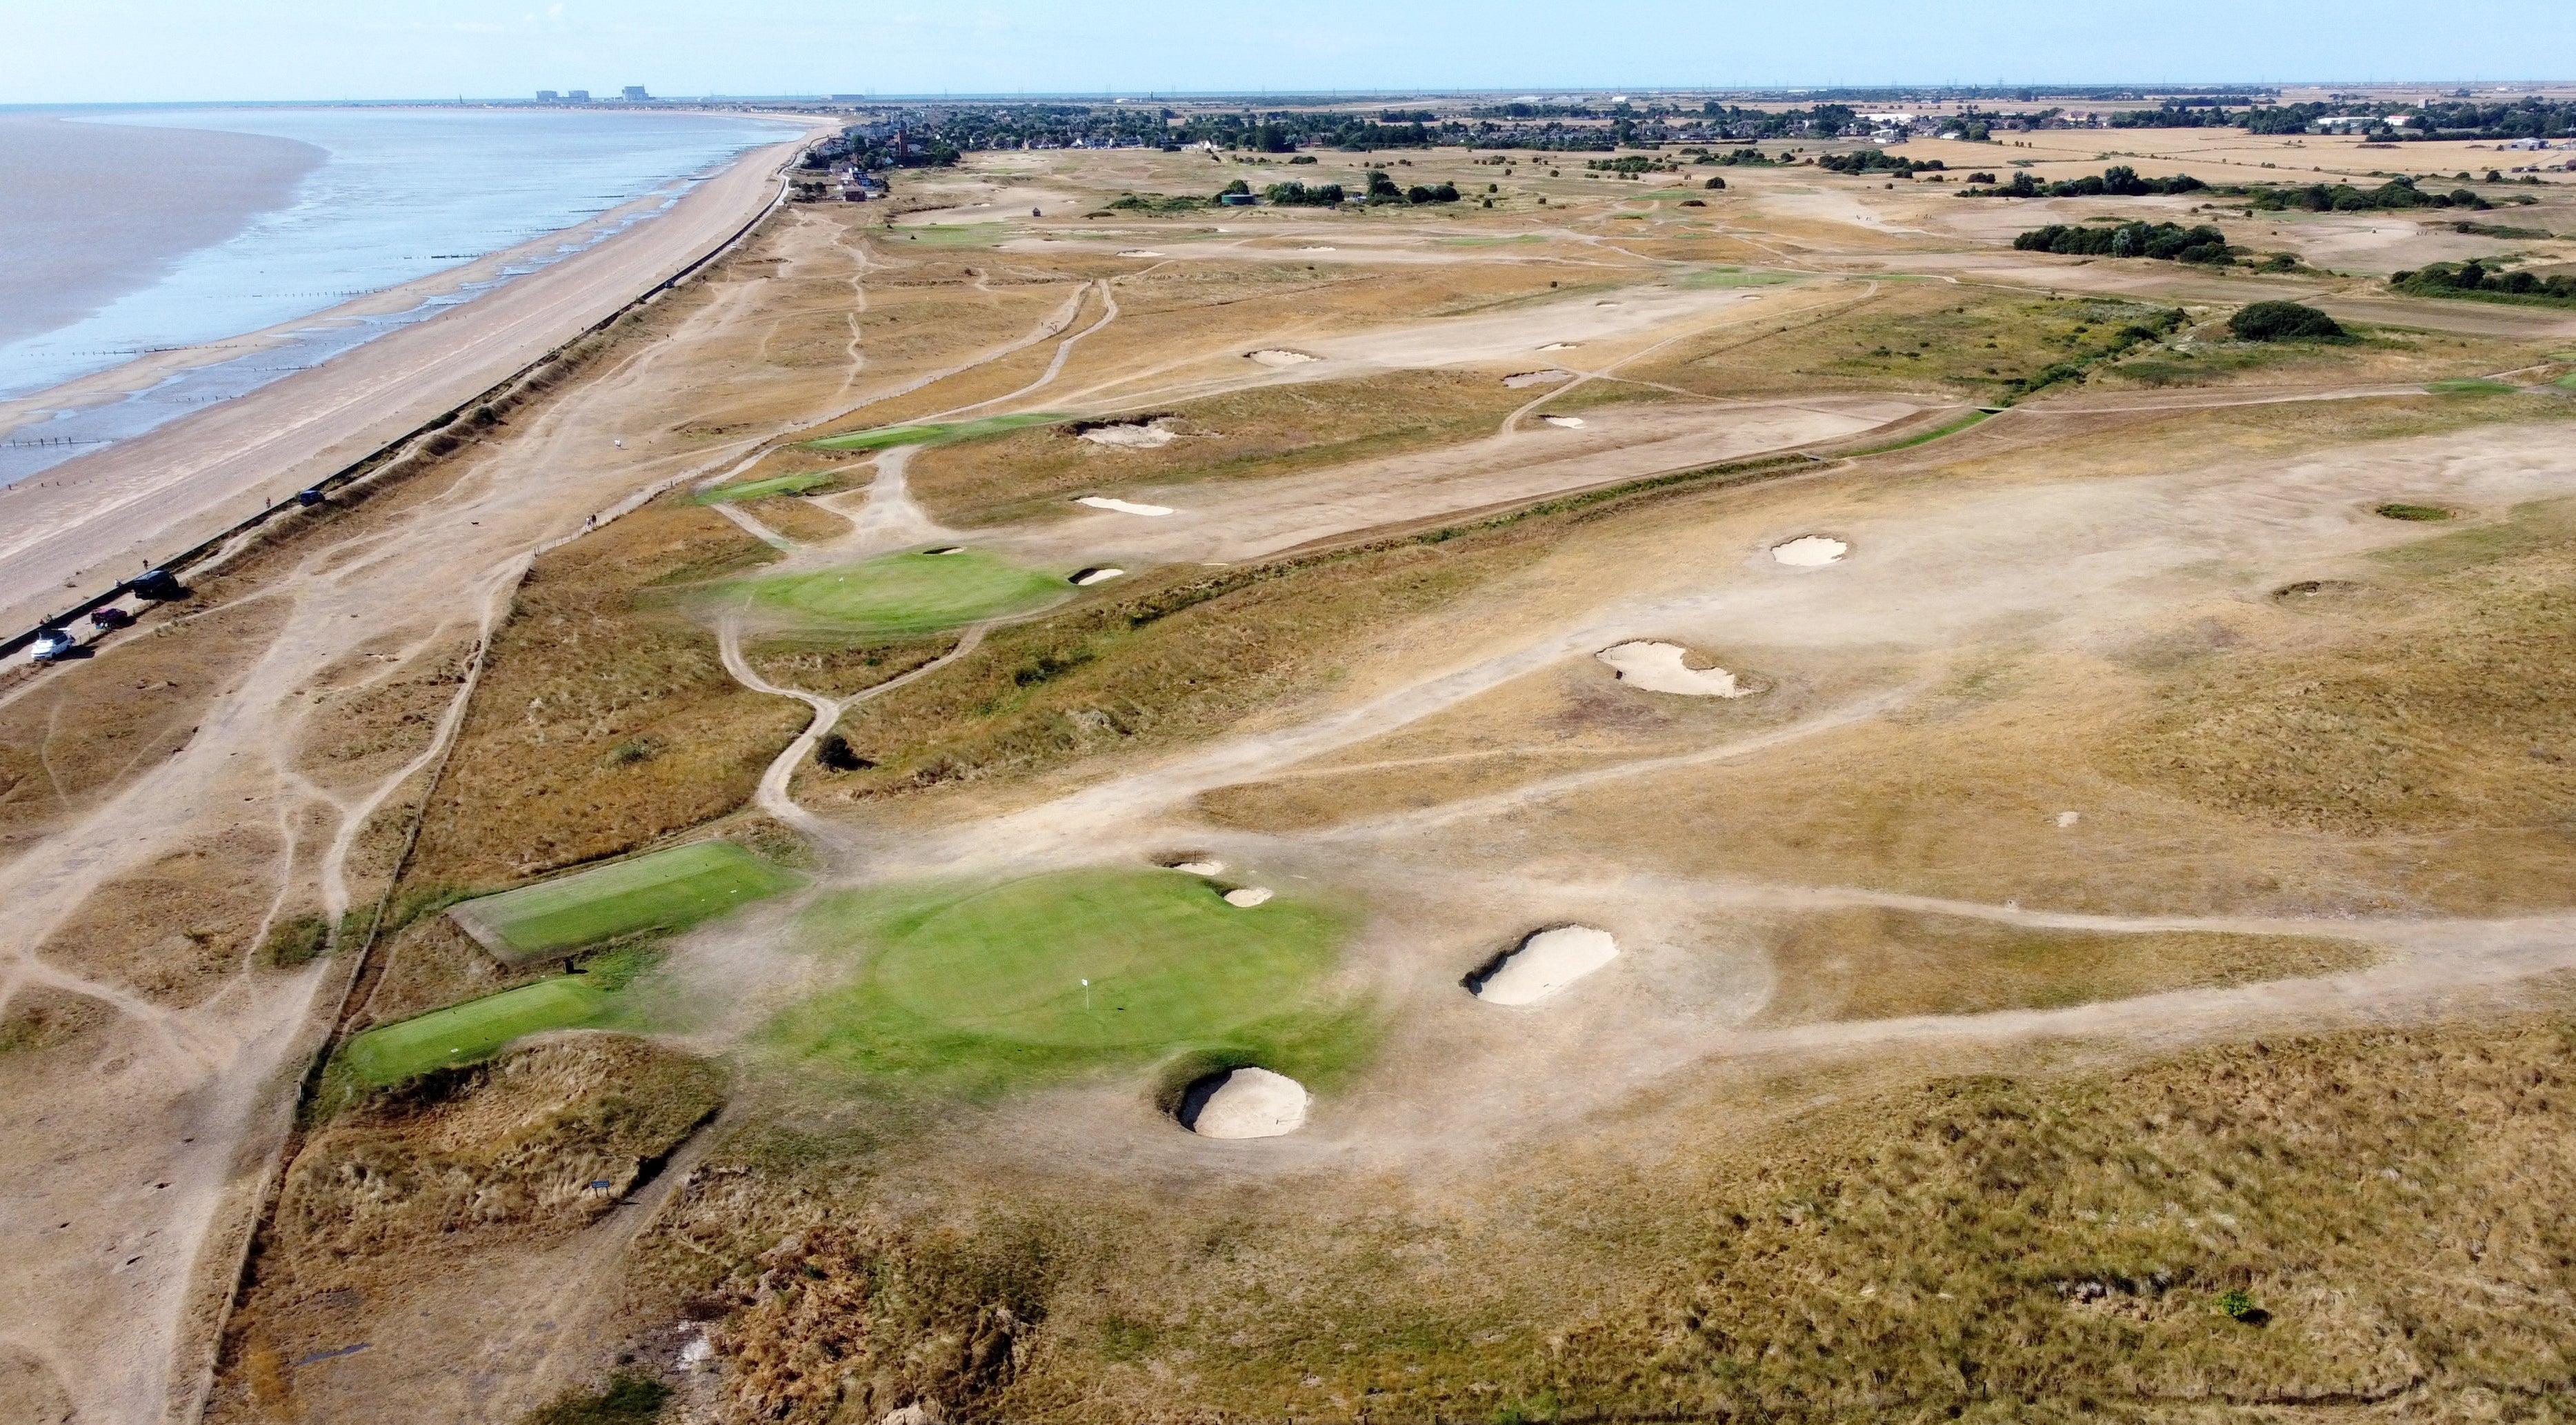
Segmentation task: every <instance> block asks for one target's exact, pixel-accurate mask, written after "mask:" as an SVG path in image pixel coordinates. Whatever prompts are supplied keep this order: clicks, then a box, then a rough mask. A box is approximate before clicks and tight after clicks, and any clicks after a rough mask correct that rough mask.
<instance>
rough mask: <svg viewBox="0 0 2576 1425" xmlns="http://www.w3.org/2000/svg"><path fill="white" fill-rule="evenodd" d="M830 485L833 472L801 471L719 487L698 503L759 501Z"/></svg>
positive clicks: (703, 496)
mask: <svg viewBox="0 0 2576 1425" xmlns="http://www.w3.org/2000/svg"><path fill="white" fill-rule="evenodd" d="M830 483H832V472H831V471H829V470H799V471H797V472H796V473H795V474H793V475H772V476H770V477H769V478H768V479H766V480H751V481H746V482H745V483H743V484H740V485H723V486H719V487H717V488H716V489H713V490H709V491H707V492H706V493H704V494H702V495H700V496H698V503H699V504H702V505H720V504H723V503H725V502H726V501H728V500H757V499H759V498H760V497H762V496H763V495H791V494H795V493H797V492H799V491H803V490H811V489H813V488H814V487H815V486H817V485H828V484H830Z"/></svg>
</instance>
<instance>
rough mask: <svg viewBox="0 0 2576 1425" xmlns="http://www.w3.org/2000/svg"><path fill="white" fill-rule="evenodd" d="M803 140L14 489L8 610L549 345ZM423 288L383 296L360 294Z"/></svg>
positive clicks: (678, 249) (373, 436)
mask: <svg viewBox="0 0 2576 1425" xmlns="http://www.w3.org/2000/svg"><path fill="white" fill-rule="evenodd" d="M163 132H165V131H153V133H154V136H155V137H156V138H157V137H159V136H160V135H161V134H162V133H163ZM801 143H802V140H795V141H790V142H786V143H778V144H771V145H768V146H765V147H762V148H757V149H752V150H749V151H747V152H746V153H744V154H743V155H742V157H741V158H740V159H739V160H738V161H736V162H735V163H734V165H733V166H732V167H731V168H729V169H727V170H726V171H725V172H724V173H722V174H721V175H719V176H717V177H715V178H713V179H710V180H708V181H707V182H705V183H702V184H700V185H698V186H697V187H696V188H695V189H693V190H692V191H691V192H690V193H689V194H688V195H687V196H686V197H685V198H683V199H682V200H681V201H680V202H679V203H678V204H677V205H676V206H674V207H673V208H672V209H671V210H670V211H668V212H666V213H663V214H661V215H660V216H658V217H656V218H654V219H652V220H651V221H649V222H643V223H638V224H636V225H634V226H633V227H632V228H629V229H628V230H627V231H625V232H624V233H621V234H619V235H618V236H616V237H613V238H611V239H609V240H607V241H605V242H602V243H601V244H599V245H598V246H597V247H595V248H592V249H591V250H589V251H586V252H582V253H578V254H575V255H573V256H571V257H569V258H567V259H566V260H564V261H562V262H560V263H558V264H555V265H553V266H550V267H547V268H545V269H543V270H542V271H539V272H536V273H533V274H531V275H529V276H526V277H523V278H520V279H518V280H516V281H514V282H512V283H510V284H509V285H507V286H505V287H502V288H500V289H499V290H497V291H494V292H491V293H489V294H487V295H485V296H483V297H480V298H478V299H477V300H475V301H472V302H468V303H466V304H464V305H462V306H460V307H458V308H456V309H455V310H453V311H450V312H447V313H443V314H441V315H439V316H437V317H434V318H432V319H430V320H428V321H425V322H422V323H419V324H418V325H415V326H410V327H405V328H402V329H400V330H397V331H394V332H392V333H390V334H388V335H386V336H383V337H381V338H378V339H377V340H374V341H371V342H369V343H367V344H366V345H364V346H361V347H359V348H357V349H356V350H354V351H351V352H348V353H347V354H345V355H343V356H341V357H339V358H337V359H335V360H332V361H331V362H329V363H328V364H326V365H324V366H321V367H318V368H316V369H314V370H311V371H304V372H298V373H296V374H295V375H292V376H289V377H287V378H286V379H284V380H281V381H278V382H276V383H275V384H273V385H270V386H267V387H265V388H263V389H261V390H259V391H257V392H255V393H253V394H251V395H249V396H247V397H244V398H242V399H240V400H236V401H228V402H225V403H224V404H222V405H221V406H218V407H215V408H212V409H209V410H207V411H206V412H205V413H203V414H202V415H197V416H192V417H190V418H188V419H185V420H181V421H176V422H173V423H171V424H169V425H167V426H164V427H162V428H160V429H158V430H156V431H153V432H152V433H150V434H149V435H147V436H144V437H142V438H140V439H137V440H134V441H130V442H126V443H123V444H120V445H118V446H117V447H115V448H114V449H113V450H112V451H106V452H102V453H100V454H98V455H93V456H86V457H83V458H81V459H78V460H74V461H70V462H67V463H65V464H63V465H60V466H57V467H55V468H54V469H52V470H50V471H47V472H45V474H44V476H43V477H42V478H41V479H37V480H29V481H25V482H22V483H20V484H18V485H15V486H11V487H8V488H7V489H6V490H0V530H5V534H0V625H5V626H6V627H8V628H10V629H12V630H15V629H17V628H22V627H25V626H27V625H30V624H32V623H34V622H36V621H37V620H39V619H41V618H43V617H45V616H47V615H50V614H52V613H55V612H58V611H60V610H61V609H64V608H67V607H70V606H72V605H74V604H76V603H78V602H80V601H81V600H82V599H85V598H87V597H88V596H90V595H92V594H95V593H97V592H100V591H101V590H104V589H106V588H108V587H109V586H111V585H113V584H114V583H115V582H116V581H117V580H118V579H121V578H123V577H125V576H127V575H130V574H132V573H134V572H135V571H136V570H138V569H141V568H142V567H144V565H145V564H146V562H147V561H150V560H153V559H159V558H163V557H166V556H167V555H169V554H171V553H174V552H176V551H178V550H181V549H184V548H187V547H188V546H190V545H193V544H195V543H197V542H198V541H200V540H202V539H204V538H206V537H207V536H209V535H211V534H214V533H216V532H218V531H220V530H223V529H225V528H227V527H229V526H231V525H233V524H235V523H237V522H238V521H240V520H241V519H243V518H245V517H247V516H249V515H251V514H253V513H255V512H257V510H258V509H259V508H260V507H261V506H262V505H264V504H266V503H267V502H269V501H270V500H272V499H276V498H280V497H283V496H285V495H288V494H291V493H292V492H293V491H295V490H297V489H300V488H302V487H304V486H306V485H309V484H311V483H313V482H314V481H316V480H318V479H321V478H322V477H324V476H326V475H329V474H330V473H332V472H333V471H336V470H339V469H341V468H342V467H344V466H347V465H349V464H351V463H352V462H354V461H356V460H359V459H361V458H363V457H364V456H366V455H367V454H369V453H370V452H372V451H374V450H376V449H378V448H380V447H382V446H384V445H385V444H387V443H388V442H390V441H392V440H394V439H396V438H398V437H399V436H401V435H402V434H403V433H405V432H407V431H410V430H412V429H414V428H416V427H418V426H419V425H420V424H422V423H423V422H424V421H426V420H428V419H429V418H430V417H432V416H434V415H436V414H438V413H439V412H441V411H444V410H448V409H450V408H452V407H454V406H455V405H457V404H458V403H459V402H461V401H464V400H465V399H467V398H468V397H471V396H473V395H475V394H476V393H478V392H480V391H483V390H485V389H487V388H488V387H490V386H491V385H493V384H494V383H496V382H498V381H500V380H502V379H503V378H505V377H507V376H508V375H509V374H510V373H511V372H513V371H516V370H518V369H519V368H520V367H523V366H525V365H527V364H528V363H529V362H532V361H534V360H536V359H537V358H538V357H540V356H542V355H544V354H545V353H546V352H547V351H548V350H550V349H552V348H553V347H555V346H557V345H559V344H561V343H562V342H563V341H565V340H566V339H568V338H569V337H571V336H573V335H574V334H576V333H578V332H579V331H581V330H582V329H583V328H585V327H588V326H589V325H591V324H592V323H594V322H597V321H599V320H600V319H602V318H604V317H606V316H608V315H609V314H610V313H612V312H614V311H616V310H617V309H618V308H619V307H621V306H623V305H625V304H626V303H628V302H630V301H632V300H634V298H635V297H637V296H638V295H640V294H642V293H643V292H645V291H647V290H649V289H650V288H652V287H653V286H655V285H657V284H658V283H660V282H662V281H664V280H665V279H667V278H668V277H669V276H671V275H672V274H673V273H675V272H677V271H678V270H679V269H681V268H682V267H685V266H687V265H688V264H689V263H691V262H693V261H695V260H697V259H698V258H699V257H701V256H703V255H705V254H706V253H707V252H708V251H709V250H710V249H712V248H713V247H715V246H716V245H717V244H718V243H720V242H722V241H724V239H725V238H727V237H728V236H730V235H731V234H732V233H733V232H734V231H735V230H736V229H738V228H740V227H741V226H742V225H743V224H744V223H745V222H748V221H749V220H750V219H751V218H752V217H754V216H755V215H757V214H758V213H759V212H760V211H761V209H762V208H764V207H766V206H767V205H768V204H769V203H770V202H771V201H773V199H774V198H775V197H776V196H777V193H778V183H777V174H778V170H779V168H780V167H781V165H783V164H784V163H786V162H787V161H788V160H789V159H790V158H791V157H792V156H793V155H794V153H795V152H796V151H797V149H798V147H799V146H800V144H801ZM547 241H549V242H551V238H549V239H548V240H547ZM467 275H470V274H465V273H453V274H443V275H442V277H441V278H440V279H433V280H434V281H445V282H448V283H451V284H452V283H453V282H454V281H457V280H462V278H463V277H465V276H467ZM415 300H417V296H416V295H415V294H409V293H379V294H376V295H375V296H373V297H371V298H367V299H362V302H361V303H353V304H351V306H352V307H353V308H354V307H358V306H364V307H365V308H366V309H368V310H380V309H384V308H385V305H386V303H388V302H400V303H402V304H404V305H408V304H409V303H410V302H411V301H415ZM335 314H336V313H335V312H326V313H323V314H321V315H320V316H318V317H316V318H310V319H307V320H305V321H303V322H300V323H297V324H296V325H299V326H312V325H316V324H318V323H320V322H324V321H328V320H330V319H331V318H332V317H333V316H334V315H335ZM250 339H251V340H256V339H257V338H256V337H254V338H250ZM180 359H184V358H180ZM115 379H118V380H131V379H133V375H132V373H131V372H126V373H123V374H122V375H118V376H116V378H115Z"/></svg>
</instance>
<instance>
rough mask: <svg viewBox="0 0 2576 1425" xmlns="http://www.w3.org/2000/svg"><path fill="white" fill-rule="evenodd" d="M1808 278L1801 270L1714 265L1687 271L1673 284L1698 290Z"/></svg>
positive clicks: (1771, 285) (1768, 284)
mask: <svg viewBox="0 0 2576 1425" xmlns="http://www.w3.org/2000/svg"><path fill="white" fill-rule="evenodd" d="M1806 280H1807V278H1806V274H1804V273H1799V272H1759V271H1754V272H1748V271H1746V270H1745V269H1743V268H1741V267H1712V268H1708V269H1706V270H1705V271H1700V272H1692V273H1686V274H1684V275H1683V276H1682V278H1681V279H1680V280H1679V281H1677V282H1675V283H1674V284H1673V285H1674V286H1676V287H1682V288H1687V289H1690V290H1694V291H1696V290H1700V289H1703V288H1709V287H1777V286H1780V285H1782V284H1783V283H1789V282H1804V281H1806Z"/></svg>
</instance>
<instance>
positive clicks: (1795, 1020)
mask: <svg viewBox="0 0 2576 1425" xmlns="http://www.w3.org/2000/svg"><path fill="white" fill-rule="evenodd" d="M1769 950H1770V954H1771V962H1772V972H1773V975H1774V982H1775V983H1776V985H1777V986H1778V988H1777V990H1776V991H1775V993H1774V994H1773V996H1772V998H1771V1001H1770V1003H1769V1005H1768V1006H1766V1007H1765V1008H1764V1010H1763V1013H1762V1019H1763V1021H1764V1022H1767V1023H1773V1024H1812V1023H1817V1022H1820V1021H1826V1020H1859V1019H1892V1018H1897V1017H1901V1016H1905V1015H1918V1014H1986V1013H1991V1012H1993V1011H1996V1010H2006V1009H2057V1008H2061V1007H2063V1006H2066V1005H2072V1004H2085V1003H2089V1002H2092V1001H2095V1000H2108V999H2126V998H2128V997H2130V996H2133V995H2145V994H2156V993H2158V992H2161V991H2164V990H2178V989H2192V988H2198V987H2202V986H2210V985H2241V984H2252V983H2254V982H2256V981H2260V980H2276V979H2283V978H2286V977H2289V976H2294V975H2322V974H2332V973H2335V972H2337V971H2341V970H2352V969H2359V968H2361V967H2362V966H2364V965H2367V964H2369V963H2371V961H2372V960H2374V959H2375V958H2377V954H2376V952H2375V951H2373V950H2372V949H2371V947H2369V946H2367V945H2361V944H2356V943H2354V942H2352V941H2348V940H2323V939H2313V938H2308V937H2303V936H2288V935H2225V934H2214V933H2208V932H2190V931H2172V932H2159V933H2148V934H2137V935H2114V934H2106V933H2092V932H2085V931H2069V930H2051V929H2045V928H2040V927H2032V926H2018V925H2003V924H1998V923H1996V922H1994V921H1989V920H1973V919H1968V918H1965V917H1960V916H1943V915H1922V914H1916V913H1913V912H1909V911H1896V910H1875V909H1856V910H1844V911H1827V912H1822V913H1819V914H1814V915H1808V916H1802V917H1798V918H1796V919H1794V920H1790V921H1788V922H1786V923H1784V924H1782V925H1781V926H1780V927H1779V928H1778V929H1777V930H1776V931H1775V932H1774V933H1773V935H1772V936H1771V938H1770V943H1769Z"/></svg>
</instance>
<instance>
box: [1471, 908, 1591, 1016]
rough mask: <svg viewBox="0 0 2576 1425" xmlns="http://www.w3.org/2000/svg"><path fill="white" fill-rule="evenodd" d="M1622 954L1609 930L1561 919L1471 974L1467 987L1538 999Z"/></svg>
mask: <svg viewBox="0 0 2576 1425" xmlns="http://www.w3.org/2000/svg"><path fill="white" fill-rule="evenodd" d="M1617 958H1619V943H1618V942H1617V941H1615V940H1612V939H1611V938H1610V932H1609V931H1606V930H1595V929H1593V928H1592V927H1591V926H1588V925H1560V926H1558V927H1556V928H1555V929H1553V930H1542V931H1540V932H1538V933H1537V934H1536V935H1533V936H1531V937H1530V938H1528V939H1527V940H1524V941H1522V942H1521V945H1520V948H1519V949H1517V950H1514V951H1513V952H1511V953H1510V954H1508V955H1505V956H1503V957H1502V958H1501V959H1499V960H1497V961H1495V962H1494V963H1493V964H1492V965H1490V966H1488V967H1487V968H1486V969H1484V970H1482V971H1480V972H1478V973H1477V974H1476V975H1473V976H1471V977H1469V979H1468V981H1467V989H1468V991H1469V992H1470V993H1472V994H1474V995H1475V996H1476V998H1478V999H1480V1000H1483V1001H1484V1002H1486V1003H1487V1004H1536V1003H1538V1002H1539V1001H1540V1000H1543V999H1546V998H1547V997H1548V996H1550V995H1553V994H1555V993H1556V992H1558V991H1559V990H1562V989H1564V988H1565V987H1566V986H1568V985H1570V984H1573V983H1574V982H1575V981H1576V980H1579V979H1582V978H1583V977H1584V976H1586V975H1588V974H1591V973H1592V972H1593V971H1595V970H1598V969H1600V968H1601V967H1602V966H1604V965H1607V964H1609V963H1610V962H1611V961H1612V960H1615V959H1617Z"/></svg>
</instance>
